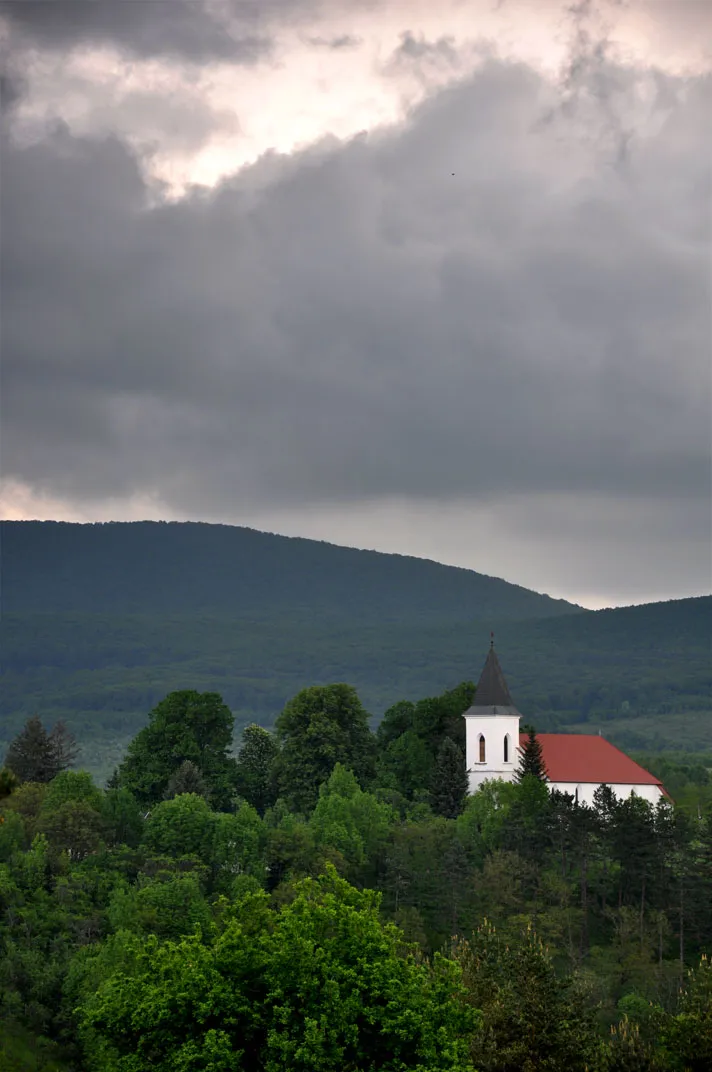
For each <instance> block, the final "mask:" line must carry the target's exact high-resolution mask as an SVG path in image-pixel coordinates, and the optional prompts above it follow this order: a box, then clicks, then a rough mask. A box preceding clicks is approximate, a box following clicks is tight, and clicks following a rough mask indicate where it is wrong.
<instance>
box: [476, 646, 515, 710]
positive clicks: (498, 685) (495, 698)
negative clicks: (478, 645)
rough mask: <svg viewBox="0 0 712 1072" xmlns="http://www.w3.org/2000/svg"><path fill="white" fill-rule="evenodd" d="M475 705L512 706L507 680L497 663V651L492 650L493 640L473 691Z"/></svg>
mask: <svg viewBox="0 0 712 1072" xmlns="http://www.w3.org/2000/svg"><path fill="white" fill-rule="evenodd" d="M475 706H476V707H514V701H513V700H512V697H511V696H510V695H509V689H508V688H507V682H506V681H505V680H504V674H503V673H502V667H501V666H500V665H499V659H498V658H497V652H496V651H495V650H494V642H492V645H491V647H490V650H489V652H488V653H487V659H486V661H485V665H484V667H483V669H482V673H481V674H480V680H479V681H478V683H477V692H476V693H475Z"/></svg>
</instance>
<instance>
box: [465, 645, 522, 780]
mask: <svg viewBox="0 0 712 1072" xmlns="http://www.w3.org/2000/svg"><path fill="white" fill-rule="evenodd" d="M464 718H465V762H466V764H467V777H468V780H469V791H470V793H474V792H475V791H476V790H477V789H479V787H480V786H481V784H482V782H484V781H485V780H486V779H487V778H501V779H502V780H503V781H505V782H511V781H513V780H514V775H515V773H516V771H517V768H518V767H519V719H520V718H521V715H520V713H519V711H517V709H516V707H515V706H514V703H513V701H512V697H511V696H510V695H509V689H508V688H507V682H506V681H505V680H504V674H503V673H502V667H501V666H500V665H499V659H498V658H497V653H496V652H495V650H494V634H493V635H492V641H491V644H490V650H489V653H488V655H487V660H486V662H485V665H484V668H483V670H482V674H481V675H480V680H479V683H478V685H477V692H476V693H475V702H474V704H473V705H472V707H470V708H469V709H468V710H467V711H465V715H464Z"/></svg>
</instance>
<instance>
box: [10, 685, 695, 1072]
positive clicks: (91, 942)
mask: <svg viewBox="0 0 712 1072" xmlns="http://www.w3.org/2000/svg"><path fill="white" fill-rule="evenodd" d="M472 695H473V687H472V685H471V684H470V683H463V684H462V685H461V686H459V687H458V688H457V689H455V690H452V691H450V692H447V693H445V694H443V695H441V696H437V697H433V698H429V699H426V700H422V701H420V702H419V703H415V704H410V703H401V704H398V705H396V706H395V707H393V708H391V709H390V710H389V711H388V712H387V713H386V715H385V716H384V718H383V720H382V722H381V724H380V726H379V728H378V730H377V731H376V733H375V734H374V733H372V732H371V730H370V729H369V724H368V716H367V714H366V711H365V710H364V708H363V706H362V704H361V702H360V700H359V697H358V695H357V694H356V692H355V690H353V689H352V688H350V687H349V686H346V685H331V686H322V687H313V688H310V689H306V690H303V691H302V692H300V693H298V694H297V695H296V696H295V697H294V698H293V699H292V700H291V701H290V702H289V703H287V705H286V706H285V708H284V710H283V712H282V714H281V715H280V717H279V719H278V720H277V724H276V727H275V731H274V733H271V732H269V731H267V730H265V729H263V728H260V727H259V726H256V725H255V726H251V727H249V728H248V729H247V730H246V731H245V733H244V735H243V745H242V749H241V751H240V753H239V755H238V757H237V758H234V757H233V756H232V755H231V752H230V748H231V742H232V737H233V720H232V715H231V713H230V711H229V709H228V708H227V707H226V705H225V704H224V703H223V702H222V700H221V698H220V696H219V695H216V694H204V693H203V694H201V693H197V692H193V691H185V692H178V693H172V694H170V695H168V696H167V697H166V698H165V699H164V700H163V701H162V702H161V703H159V704H158V705H157V706H156V708H155V709H154V710H153V711H152V712H151V714H150V716H149V721H148V724H147V726H146V727H145V728H144V729H143V730H141V732H140V733H139V734H138V735H137V736H136V737H135V738H134V740H133V741H132V742H131V745H130V747H129V749H128V752H127V754H126V757H125V759H124V761H123V762H122V763H121V765H120V766H119V767H118V769H117V770H116V772H115V774H114V776H113V778H112V779H111V782H110V785H109V787H108V788H107V789H106V790H100V789H98V788H97V787H96V786H95V785H94V783H93V782H92V779H91V777H90V776H89V775H88V774H87V773H85V772H74V771H72V770H70V769H67V767H68V765H69V764H70V763H71V757H72V742H71V740H70V739H68V737H67V734H66V730H65V728H64V727H60V731H59V732H58V731H57V730H56V728H55V730H48V729H46V728H45V727H44V726H42V724H41V723H40V722H39V720H33V721H32V722H31V724H29V725H28V726H27V727H26V728H25V730H23V732H22V733H21V734H20V735H19V737H18V738H17V739H16V740H15V741H14V742H13V744H12V746H11V748H10V749H9V751H8V754H7V755H6V760H5V761H6V770H5V772H4V773H3V774H2V775H0V794H1V795H3V797H4V800H3V802H2V806H1V812H2V816H1V817H2V820H3V821H2V824H1V825H0V905H1V907H2V916H1V917H0V942H1V943H2V946H1V949H2V957H1V961H0V1023H3V1024H4V1025H5V1035H2V1034H0V1054H2V1045H3V1044H5V1045H6V1047H10V1046H11V1045H12V1040H13V1039H16V1038H20V1037H22V1038H24V1039H25V1040H26V1039H27V1038H28V1037H32V1038H33V1039H34V1040H35V1046H36V1047H37V1049H38V1052H41V1054H42V1059H43V1060H49V1059H50V1058H53V1059H55V1060H57V1061H60V1062H61V1064H60V1065H59V1066H58V1067H62V1068H65V1069H75V1070H77V1072H80V1070H81V1072H84V1070H86V1072H129V1070H130V1072H144V1070H146V1072H147V1070H148V1069H159V1070H165V1072H168V1070H171V1072H172V1070H174V1069H185V1070H186V1072H187V1070H191V1072H192V1070H196V1072H197V1070H199V1069H200V1070H205V1072H228V1070H231V1072H236V1070H239V1069H245V1070H247V1069H250V1070H252V1069H256V1070H259V1069H265V1070H269V1072H281V1070H284V1072H287V1070H289V1072H292V1070H296V1072H299V1070H302V1069H303V1070H304V1072H306V1070H307V1069H308V1070H312V1069H319V1070H323V1072H330V1070H332V1069H333V1070H334V1072H337V1070H338V1072H341V1070H343V1069H351V1070H353V1072H360V1070H363V1072H366V1070H369V1072H370V1070H375V1069H383V1070H384V1072H386V1070H387V1072H405V1070H407V1069H413V1070H419V1072H437V1070H441V1069H442V1070H450V1072H472V1070H474V1069H477V1070H478V1072H521V1070H524V1072H535V1070H536V1072H538V1070H541V1069H546V1070H547V1072H586V1070H588V1072H614V1070H615V1072H624V1070H629V1072H703V1070H707V1069H708V1068H709V1067H712V968H711V967H710V964H709V961H708V960H705V959H704V957H703V954H704V953H705V952H707V953H709V951H710V949H712V911H711V910H710V906H711V905H712V819H711V817H710V815H709V814H708V813H707V812H705V811H704V809H701V814H700V815H699V816H698V815H697V812H696V811H695V810H690V811H688V810H684V811H683V810H680V809H677V808H676V807H675V806H674V805H673V804H672V803H671V802H669V801H662V802H661V803H660V804H659V806H658V807H657V808H653V807H651V806H650V805H649V804H647V803H646V802H644V801H642V800H641V799H640V798H635V797H633V798H630V799H629V800H626V801H620V802H619V801H616V800H615V798H614V797H613V795H612V793H611V792H610V791H609V790H608V789H607V788H606V787H602V788H601V789H600V790H599V791H598V793H597V795H596V801H595V805H594V807H592V808H588V807H586V806H583V805H577V804H576V803H575V802H574V801H573V799H572V798H569V797H566V796H562V795H558V794H551V793H550V792H549V790H548V788H547V786H546V785H545V783H544V782H543V781H542V779H541V777H540V774H541V770H540V768H539V767H538V766H537V761H536V744H537V742H536V737H535V735H534V734H532V736H531V741H530V746H529V747H528V750H527V754H526V757H525V758H526V760H527V762H526V764H525V770H526V771H528V772H529V773H526V774H524V775H523V776H522V777H521V779H520V781H519V782H518V783H515V784H505V783H500V782H490V783H487V784H486V785H485V786H483V787H482V788H481V789H480V790H479V791H478V792H477V793H476V794H475V795H474V796H472V797H469V798H468V797H467V796H466V780H465V772H464V760H463V756H462V744H463V736H462V735H463V721H464V720H463V719H462V713H463V711H464V710H466V708H467V707H468V706H469V704H470V703H471V700H472ZM58 766H59V767H60V768H64V769H60V770H59V771H58V770H57V767H58ZM701 958H702V959H701ZM0 1031H2V1029H0ZM23 1033H24V1034H23ZM7 1052H9V1049H8V1050H7ZM8 1067H9V1066H8ZM27 1067H30V1066H27Z"/></svg>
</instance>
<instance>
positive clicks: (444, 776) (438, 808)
mask: <svg viewBox="0 0 712 1072" xmlns="http://www.w3.org/2000/svg"><path fill="white" fill-rule="evenodd" d="M466 796H467V771H466V770H465V757H464V755H463V754H462V750H461V749H460V748H458V746H457V745H456V744H455V742H454V741H453V740H451V739H450V738H449V737H446V738H445V740H444V741H443V742H442V744H441V745H440V748H439V749H438V754H437V759H436V760H435V769H434V770H433V777H432V782H431V786H430V802H431V804H432V807H433V811H435V812H437V814H438V815H442V816H443V817H444V818H445V819H457V817H458V815H459V814H460V812H461V811H462V808H463V805H464V803H465V797H466Z"/></svg>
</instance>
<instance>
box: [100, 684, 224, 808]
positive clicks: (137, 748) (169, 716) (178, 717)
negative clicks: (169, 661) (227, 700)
mask: <svg viewBox="0 0 712 1072" xmlns="http://www.w3.org/2000/svg"><path fill="white" fill-rule="evenodd" d="M232 727H233V717H232V714H231V713H230V710H229V709H228V708H227V707H226V706H225V704H224V703H223V702H222V698H221V697H220V696H219V695H218V694H217V693H212V692H208V693H202V694H201V693H198V692H194V691H191V690H186V691H182V692H172V693H171V694H170V695H169V696H167V697H166V698H165V699H164V700H162V701H161V703H159V704H158V706H157V707H155V708H154V709H153V711H152V712H151V714H150V715H149V723H148V725H147V726H146V727H145V728H144V729H143V730H141V732H140V733H139V734H138V735H137V736H136V737H135V738H134V739H133V741H132V742H131V744H130V745H129V748H128V751H127V753H126V759H125V760H124V762H123V763H122V764H121V767H120V768H119V772H118V778H119V782H120V784H121V785H122V786H124V788H126V789H128V790H129V791H130V792H132V793H133V794H134V796H135V797H136V799H137V800H138V801H139V802H140V803H142V804H144V805H149V804H152V803H154V802H155V801H158V800H162V799H163V798H164V797H165V796H166V794H167V793H168V792H169V786H173V787H174V788H175V787H176V786H177V779H178V778H179V772H181V770H182V776H181V777H182V780H183V782H184V783H185V780H186V776H187V768H186V767H185V766H184V765H185V764H186V762H188V763H191V764H192V767H193V769H194V771H195V772H197V773H198V774H199V775H200V779H201V783H200V784H201V787H202V786H205V787H206V789H207V792H208V794H209V795H210V797H211V798H212V799H213V800H214V801H215V802H216V804H217V805H218V806H219V807H221V806H226V805H227V804H228V803H229V801H230V797H231V796H232V794H233V792H234V785H235V761H234V759H232V757H231V756H230V755H229V754H228V750H229V748H230V746H231V744H232ZM193 777H194V778H195V775H193Z"/></svg>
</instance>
